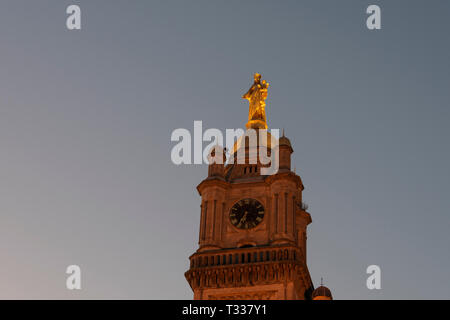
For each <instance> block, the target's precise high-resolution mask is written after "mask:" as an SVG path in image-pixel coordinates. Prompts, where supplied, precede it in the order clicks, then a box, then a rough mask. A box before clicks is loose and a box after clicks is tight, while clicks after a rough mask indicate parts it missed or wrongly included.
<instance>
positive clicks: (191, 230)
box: [0, 0, 450, 299]
mask: <svg viewBox="0 0 450 320" xmlns="http://www.w3.org/2000/svg"><path fill="white" fill-rule="evenodd" d="M70 4H78V5H79V6H80V7H81V10H82V30H80V31H68V30H67V29H66V23H65V20H66V17H67V15H66V13H65V11H66V8H67V6H68V5H70ZM370 4H377V5H379V6H380V7H381V10H382V29H381V30H378V31H369V30H368V29H367V28H366V24H365V20H366V17H367V15H366V13H365V11H366V8H367V7H368V5H370ZM449 16H450V2H449V1H440V0H432V1H425V0H423V1H375V0H374V1H365V0H363V1H361V0H353V1H350V0H345V1H344V0H342V1H331V0H330V1H325V0H323V1H315V0H314V1H313V0H310V1H299V0H295V1H294V0H292V1H291V0H283V1H265V0H258V1H253V0H246V1H237V0H231V1H210V0H208V1H206V0H190V1H170V0H169V1H156V0H155V1H150V0H148V1H144V0H141V1H138V0H130V1H125V0H122V1H112V0H111V1H105V0H96V1H87V0H82V1H75V0H73V1H67V0H53V1H50V0H36V1H29V0H26V1H25V0H2V1H1V2H0V41H1V45H0V48H1V53H0V70H1V73H0V298H7V299H11V298H24V299H30V298H39V299H49V298H58V299H73V298H86V299H92V298H99V299H106V298H112V299H118V298H124V299H191V298H192V293H191V290H190V288H189V286H188V283H187V282H186V280H185V279H184V272H185V271H186V270H187V269H188V257H189V255H190V254H192V253H193V252H194V251H195V250H196V248H197V241H198V224H199V214H200V197H199V196H198V193H197V191H196V186H197V184H198V183H200V181H201V180H202V179H203V178H204V177H205V175H206V174H207V167H206V166H205V165H185V166H178V167H177V166H175V165H174V164H172V162H171V160H170V151H171V149H172V147H173V146H174V143H172V142H171V141H170V135H171V133H172V131H173V130H174V129H176V128H186V129H189V130H193V124H194V120H202V121H203V126H204V128H205V129H206V128H219V129H223V130H224V129H226V128H243V127H244V125H245V122H246V120H247V113H248V104H247V102H246V101H244V100H243V99H241V95H242V94H243V93H245V92H246V91H247V89H248V88H249V86H250V85H251V82H252V75H253V73H254V72H259V73H261V74H262V77H263V79H266V80H267V81H268V82H269V83H270V88H269V96H268V99H267V109H266V110H267V118H268V123H269V127H270V128H285V130H286V135H287V136H288V137H289V138H290V139H291V142H292V144H293V148H294V151H295V152H294V154H293V166H295V167H296V172H297V173H298V174H299V175H300V176H301V177H302V179H303V182H304V185H305V191H304V194H303V199H304V202H306V203H307V204H309V208H310V210H309V211H310V213H311V216H312V220H313V222H312V224H311V225H310V226H309V228H308V266H309V269H310V272H311V276H312V278H313V281H314V284H315V285H316V286H318V285H319V284H320V278H321V277H324V282H325V285H327V286H328V287H329V288H331V290H332V292H333V295H334V297H335V298H336V299H432V298H437V299H440V298H446V299H449V298H450V280H449V279H450V277H449V276H448V272H449V270H450V255H449V253H448V252H449V244H450V233H449V228H450V213H449V208H450V183H449V180H450V170H449V165H450V151H449V147H448V144H449V137H450V125H449V123H450V90H449V83H450V60H449V57H450V44H449V41H450V40H449V39H450V38H449V31H450V27H449V25H450V24H449ZM205 146H206V143H205ZM71 264H77V265H79V266H80V267H81V269H82V290H80V291H69V290H67V289H66V287H65V281H66V277H67V275H66V274H65V270H66V267H67V266H68V265H71ZM371 264H376V265H379V266H380V267H381V272H382V280H381V285H382V289H381V290H368V289H367V288H366V278H367V274H366V268H367V266H369V265H371Z"/></svg>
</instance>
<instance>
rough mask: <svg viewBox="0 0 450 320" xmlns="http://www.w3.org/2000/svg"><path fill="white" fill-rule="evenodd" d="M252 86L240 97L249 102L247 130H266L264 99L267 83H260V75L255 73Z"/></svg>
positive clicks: (263, 81) (264, 81)
mask: <svg viewBox="0 0 450 320" xmlns="http://www.w3.org/2000/svg"><path fill="white" fill-rule="evenodd" d="M253 79H254V82H253V85H252V86H251V87H250V89H248V91H247V93H246V94H244V95H243V96H242V98H243V99H247V100H248V101H249V110H248V122H247V124H246V127H247V129H249V128H253V129H267V121H266V101H265V100H266V98H267V88H269V83H268V82H266V80H262V81H261V75H260V74H259V73H255V75H254V76H253Z"/></svg>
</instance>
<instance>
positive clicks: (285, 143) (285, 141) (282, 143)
mask: <svg viewBox="0 0 450 320" xmlns="http://www.w3.org/2000/svg"><path fill="white" fill-rule="evenodd" d="M278 144H279V145H280V146H289V147H291V148H292V146H291V141H290V140H289V139H288V138H287V137H285V136H282V137H281V138H280V139H279V140H278Z"/></svg>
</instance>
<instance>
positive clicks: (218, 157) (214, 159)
mask: <svg viewBox="0 0 450 320" xmlns="http://www.w3.org/2000/svg"><path fill="white" fill-rule="evenodd" d="M226 160H227V148H223V147H222V146H220V145H215V146H213V147H212V148H211V150H210V151H209V155H208V162H209V164H210V165H211V164H225V162H226Z"/></svg>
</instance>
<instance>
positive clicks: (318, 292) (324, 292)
mask: <svg viewBox="0 0 450 320" xmlns="http://www.w3.org/2000/svg"><path fill="white" fill-rule="evenodd" d="M312 299H313V300H333V296H332V295H331V290H330V289H328V288H327V287H325V286H320V287H318V288H317V289H315V290H314V291H313V293H312Z"/></svg>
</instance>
